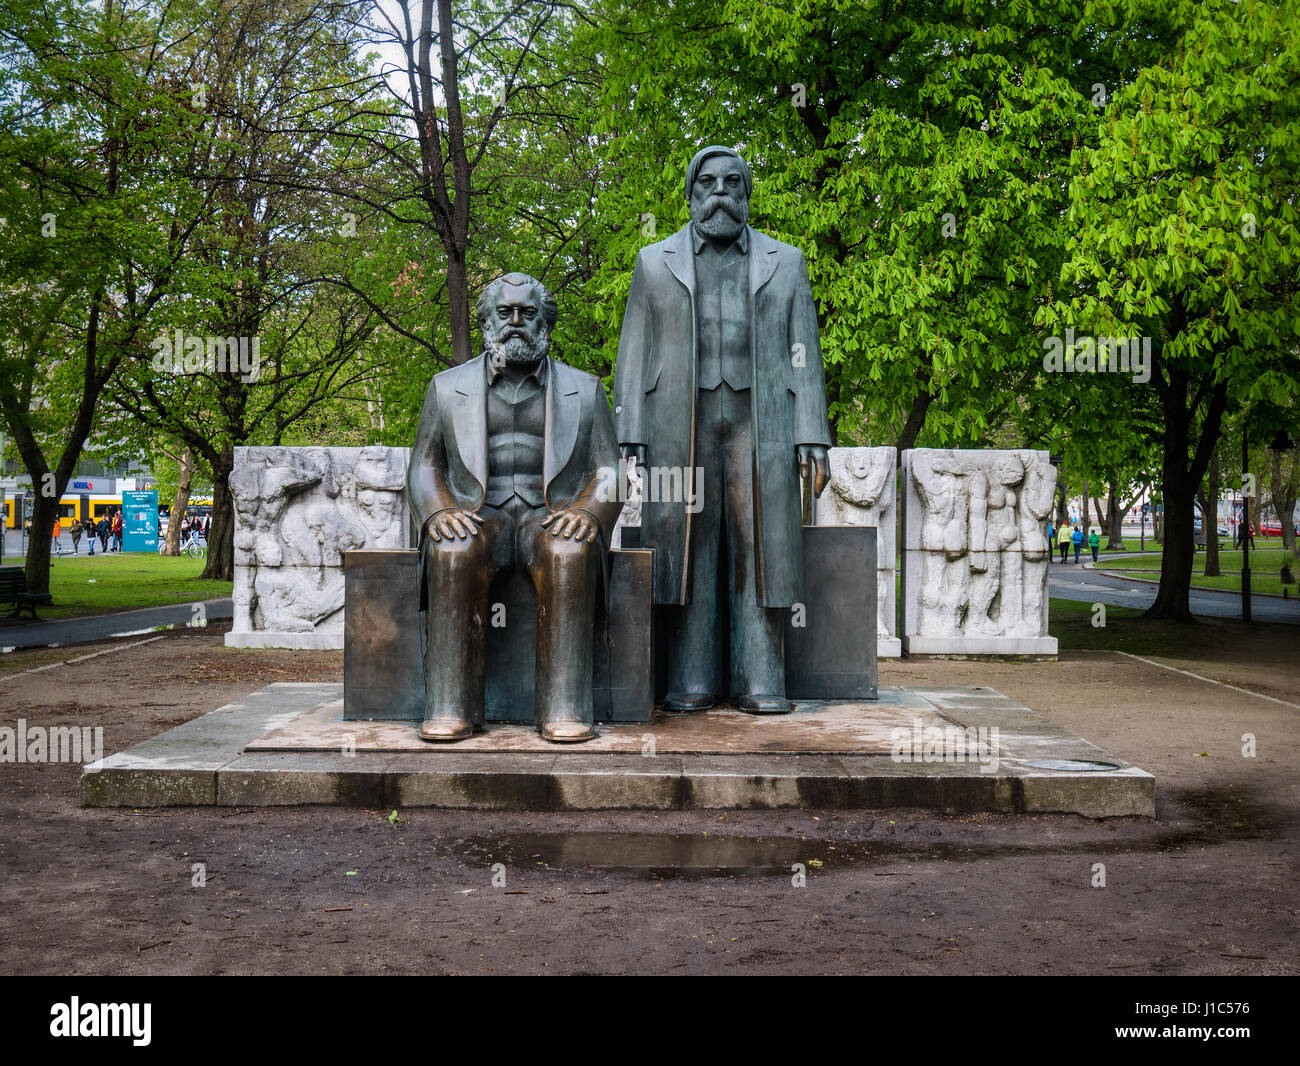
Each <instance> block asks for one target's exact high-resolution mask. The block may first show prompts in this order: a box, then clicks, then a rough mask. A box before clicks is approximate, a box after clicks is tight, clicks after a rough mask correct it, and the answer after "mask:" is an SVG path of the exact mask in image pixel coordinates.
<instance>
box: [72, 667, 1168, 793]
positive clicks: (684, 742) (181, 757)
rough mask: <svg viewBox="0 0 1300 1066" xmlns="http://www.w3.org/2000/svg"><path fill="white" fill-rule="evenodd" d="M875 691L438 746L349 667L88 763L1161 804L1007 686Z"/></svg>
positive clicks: (247, 779)
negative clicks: (372, 698)
mask: <svg viewBox="0 0 1300 1066" xmlns="http://www.w3.org/2000/svg"><path fill="white" fill-rule="evenodd" d="M879 695H880V698H879V699H878V700H876V701H872V702H844V701H833V700H815V701H814V700H808V701H802V702H799V703H797V704H796V709H795V713H793V714H790V715H784V716H778V717H767V718H764V717H752V716H750V715H745V714H740V713H738V712H735V711H731V710H728V709H725V708H723V709H719V710H714V711H709V712H706V713H703V714H694V715H683V716H664V715H662V714H660V713H658V712H656V714H655V716H654V717H653V718H652V720H651V721H650V722H649V723H648V724H647V723H640V724H631V723H629V724H605V725H601V726H600V736H599V737H598V738H597V739H596V740H594V741H590V742H588V743H586V744H583V745H579V746H576V747H564V748H561V747H557V746H555V745H550V744H546V743H544V742H543V741H542V740H541V739H540V738H538V737H537V735H536V734H535V733H534V732H533V730H532V729H531V727H529V726H524V725H496V726H489V727H488V730H487V732H485V733H483V734H481V735H479V736H476V737H474V738H472V739H470V740H468V741H464V742H461V743H459V744H453V745H445V746H443V745H430V744H425V743H423V742H421V741H420V740H419V739H417V738H416V736H415V730H414V726H413V725H412V724H410V723H402V722H391V721H389V722H384V721H347V722H345V721H344V720H343V718H342V713H343V707H342V700H343V686H342V685H338V684H295V683H278V684H273V685H268V686H267V687H266V688H263V689H260V690H258V691H257V692H254V693H252V694H251V695H249V696H248V697H247V698H245V699H244V700H242V701H240V702H239V703H233V704H230V705H228V706H226V707H222V708H220V709H218V710H215V711H211V712H209V713H208V714H205V715H203V716H201V717H199V718H196V719H194V720H193V721H190V722H187V723H185V724H184V725H181V726H177V727H176V728H174V729H171V730H169V731H167V732H166V733H163V734H161V735H159V736H157V737H154V738H152V739H151V740H147V741H145V742H143V743H141V744H137V745H135V746H134V747H132V748H129V749H127V750H126V751H124V752H120V753H119V754H116V755H112V756H109V757H108V758H106V759H104V760H102V761H100V762H98V763H93V764H91V765H89V766H87V767H86V768H85V771H84V773H83V774H82V778H81V802H82V804H83V806H88V807H159V806H213V805H215V806H223V807H242V806H278V805H286V804H335V805H344V806H358V807H373V808H401V807H420V806H425V807H447V808H460V809H482V810H539V811H541V810H617V809H651V810H672V809H683V808H705V809H726V808H750V809H780V808H799V807H808V808H830V809H879V808H889V807H913V808H917V807H919V808H929V809H933V810H943V811H977V810H990V811H1007V812H1040V811H1042V812H1046V811H1059V812H1068V813H1075V814H1081V815H1085V816H1088V817H1094V818H1100V817H1112V816H1120V815H1143V816H1148V817H1151V816H1154V814H1155V779H1154V778H1153V777H1152V776H1151V775H1150V774H1148V773H1146V772H1145V771H1143V770H1141V769H1139V768H1138V767H1136V766H1133V765H1131V764H1129V763H1127V762H1125V761H1123V760H1122V759H1118V758H1116V757H1114V756H1112V755H1109V754H1108V753H1106V752H1105V751H1103V750H1101V749H1100V748H1098V747H1096V746H1095V745H1093V744H1091V743H1089V742H1088V741H1086V740H1083V739H1081V738H1079V737H1076V736H1073V735H1072V734H1070V733H1067V732H1066V731H1064V730H1063V729H1061V728H1060V727H1059V726H1056V725H1054V724H1053V723H1051V722H1049V721H1048V720H1047V719H1045V718H1043V717H1042V716H1040V715H1038V714H1035V713H1034V712H1033V711H1031V710H1030V709H1029V708H1027V707H1024V706H1021V705H1019V704H1016V703H1014V702H1013V701H1011V700H1009V699H1007V698H1006V697H1005V696H1003V695H1002V694H1001V693H999V692H997V691H995V690H994V689H990V688H982V687H976V688H908V689H901V688H895V687H887V686H886V687H881V689H880V692H879ZM994 728H996V730H997V733H996V735H994V734H993V732H992V730H993V729H994ZM977 741H978V743H977ZM945 756H946V759H945ZM940 760H944V761H940Z"/></svg>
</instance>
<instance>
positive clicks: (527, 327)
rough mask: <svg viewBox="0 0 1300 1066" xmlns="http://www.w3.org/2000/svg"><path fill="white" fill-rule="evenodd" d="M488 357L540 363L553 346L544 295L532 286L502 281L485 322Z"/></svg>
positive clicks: (513, 362)
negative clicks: (543, 306) (544, 307)
mask: <svg viewBox="0 0 1300 1066" xmlns="http://www.w3.org/2000/svg"><path fill="white" fill-rule="evenodd" d="M483 344H484V347H485V348H486V349H487V354H488V358H490V359H491V360H492V362H493V363H494V364H495V365H497V366H501V365H503V364H508V365H510V366H528V367H532V366H536V365H537V363H538V362H539V361H540V360H541V359H542V358H543V357H544V356H545V355H546V352H547V349H549V348H550V345H551V333H550V330H549V329H548V328H547V326H546V318H545V316H544V315H543V313H542V300H541V294H540V293H538V292H537V290H536V289H535V288H534V287H533V286H532V285H512V284H511V283H510V282H508V281H506V282H502V283H501V285H500V286H499V288H498V290H497V294H496V302H495V303H494V305H493V307H492V310H491V312H490V313H489V315H488V316H487V320H486V321H485V322H484V323H483Z"/></svg>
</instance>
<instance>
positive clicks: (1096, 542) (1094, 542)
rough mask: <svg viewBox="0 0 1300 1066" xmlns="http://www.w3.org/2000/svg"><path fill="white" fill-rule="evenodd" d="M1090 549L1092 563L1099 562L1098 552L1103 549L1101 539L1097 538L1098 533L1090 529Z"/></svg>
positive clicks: (1090, 527)
mask: <svg viewBox="0 0 1300 1066" xmlns="http://www.w3.org/2000/svg"><path fill="white" fill-rule="evenodd" d="M1088 547H1089V548H1091V549H1092V561H1093V562H1094V563H1095V562H1096V561H1097V552H1098V550H1099V549H1100V548H1101V537H1099V536H1097V531H1096V530H1095V529H1093V528H1092V526H1089V527H1088Z"/></svg>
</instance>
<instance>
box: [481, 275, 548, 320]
mask: <svg viewBox="0 0 1300 1066" xmlns="http://www.w3.org/2000/svg"><path fill="white" fill-rule="evenodd" d="M506 282H509V283H510V284H511V285H531V286H533V287H534V288H535V289H536V290H537V291H538V293H539V294H540V295H541V301H542V318H543V319H545V320H546V330H547V332H548V333H549V332H550V331H551V330H553V329H554V328H555V320H556V319H557V318H559V317H560V308H559V305H558V304H557V303H556V302H555V297H554V296H552V295H551V294H550V292H549V291H548V290H547V288H546V286H545V285H543V284H542V283H541V282H540V281H538V280H537V279H536V278H534V277H532V276H530V275H528V274H502V275H501V277H499V278H495V279H493V280H492V281H490V282H488V284H487V286H486V287H485V288H484V289H483V293H482V295H480V296H479V298H478V303H477V304H475V305H474V310H475V311H476V312H477V314H478V325H479V329H482V328H483V327H484V326H485V325H487V320H488V315H490V314H491V313H492V309H493V308H494V307H496V304H497V293H498V292H500V291H501V286H502V285H503V284H504V283H506Z"/></svg>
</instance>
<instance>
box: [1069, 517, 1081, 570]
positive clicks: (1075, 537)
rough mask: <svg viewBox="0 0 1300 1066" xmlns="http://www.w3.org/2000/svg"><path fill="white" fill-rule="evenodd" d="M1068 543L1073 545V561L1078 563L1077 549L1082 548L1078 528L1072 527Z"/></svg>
mask: <svg viewBox="0 0 1300 1066" xmlns="http://www.w3.org/2000/svg"><path fill="white" fill-rule="evenodd" d="M1070 543H1071V544H1073V545H1074V561H1075V562H1076V563H1077V562H1078V561H1079V549H1080V548H1082V547H1083V532H1082V531H1081V530H1080V529H1079V527H1078V526H1075V527H1074V532H1073V533H1071V534H1070Z"/></svg>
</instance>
